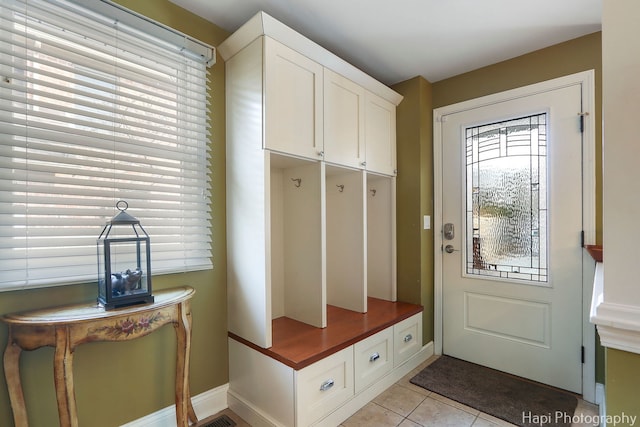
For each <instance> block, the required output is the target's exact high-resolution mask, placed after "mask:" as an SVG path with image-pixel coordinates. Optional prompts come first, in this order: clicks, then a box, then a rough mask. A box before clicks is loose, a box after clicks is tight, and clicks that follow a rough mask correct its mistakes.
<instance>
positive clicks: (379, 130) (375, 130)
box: [365, 92, 396, 175]
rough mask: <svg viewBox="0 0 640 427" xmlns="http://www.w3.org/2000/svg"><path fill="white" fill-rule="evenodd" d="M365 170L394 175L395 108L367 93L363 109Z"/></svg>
mask: <svg viewBox="0 0 640 427" xmlns="http://www.w3.org/2000/svg"><path fill="white" fill-rule="evenodd" d="M365 144H366V162H367V170H368V171H372V172H377V173H381V174H385V175H395V174H396V107H395V105H393V104H392V103H390V102H389V101H386V100H385V99H383V98H381V97H379V96H377V95H374V94H372V93H370V92H367V97H366V107H365Z"/></svg>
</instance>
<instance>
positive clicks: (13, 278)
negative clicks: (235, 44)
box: [0, 0, 213, 290]
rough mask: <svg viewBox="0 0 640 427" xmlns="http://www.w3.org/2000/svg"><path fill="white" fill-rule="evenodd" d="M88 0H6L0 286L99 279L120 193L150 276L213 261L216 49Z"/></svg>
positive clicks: (0, 14) (1, 32)
mask: <svg viewBox="0 0 640 427" xmlns="http://www.w3.org/2000/svg"><path fill="white" fill-rule="evenodd" d="M94 3H95V7H97V8H99V9H101V11H100V12H96V9H95V8H94V9H93V10H88V9H84V7H83V6H79V5H77V4H75V3H72V2H67V1H65V0H54V1H43V0H0V76H1V81H0V290H2V289H4V290H7V289H20V288H25V287H33V286H50V285H59V284H68V283H78V282H87V281H94V280H96V278H97V259H96V239H97V237H98V235H99V233H100V231H101V229H102V227H103V226H104V224H105V222H106V221H107V220H108V219H110V218H111V217H112V216H114V215H115V214H116V213H117V210H116V202H117V201H118V200H125V201H127V203H128V204H129V210H128V213H130V214H131V215H133V216H135V217H137V218H138V219H139V220H140V221H141V223H142V224H143V226H144V227H145V229H146V230H147V232H148V233H149V235H150V236H151V260H152V271H153V273H154V274H158V273H169V272H180V271H189V270H198V269H207V268H211V265H212V262H211V249H210V247H211V230H210V207H209V206H210V182H209V181H210V177H209V133H208V116H209V114H208V109H207V107H208V102H207V64H206V60H208V59H210V58H211V57H212V54H213V49H212V48H210V47H208V46H206V45H203V44H201V43H199V42H197V41H194V40H192V39H189V38H188V37H186V36H184V35H181V34H179V33H177V32H175V31H172V30H170V29H168V28H166V27H162V26H160V25H159V24H156V23H152V22H150V21H149V20H146V19H144V18H142V17H138V16H136V15H133V14H132V13H131V12H128V11H126V10H123V9H121V8H120V7H118V6H116V5H114V4H110V3H105V2H103V1H95V2H90V3H87V4H90V5H92V7H94ZM105 10H106V11H107V14H104V11H105ZM111 12H113V14H112V13H111ZM114 14H117V15H118V16H121V17H125V18H126V19H124V20H123V19H120V18H117V17H115V18H114V16H115V15H114ZM132 21H133V22H134V24H133V25H131V22H132ZM138 22H139V23H140V25H137V23H138ZM141 26H146V27H152V28H153V32H154V33H155V34H154V35H149V32H148V31H141V30H139V29H138V28H140V27H141ZM158 35H159V36H158ZM176 39H177V40H178V43H176V42H175V40H176Z"/></svg>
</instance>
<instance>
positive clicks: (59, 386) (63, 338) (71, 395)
mask: <svg viewBox="0 0 640 427" xmlns="http://www.w3.org/2000/svg"><path fill="white" fill-rule="evenodd" d="M53 374H54V380H55V386H56V397H57V399H58V415H59V417H60V427H78V415H77V408H76V395H75V390H74V386H73V350H72V349H71V343H70V337H69V329H68V328H67V327H66V326H63V327H59V328H56V347H55V353H54V360H53Z"/></svg>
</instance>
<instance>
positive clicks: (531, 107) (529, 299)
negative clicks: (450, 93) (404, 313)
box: [441, 84, 583, 393]
mask: <svg viewBox="0 0 640 427" xmlns="http://www.w3.org/2000/svg"><path fill="white" fill-rule="evenodd" d="M581 95H582V88H581V85H580V84H569V85H567V86H565V87H560V88H553V89H549V90H546V89H545V90H539V91H538V92H537V93H534V94H531V95H527V96H519V97H514V98H511V99H506V100H502V101H500V102H492V103H489V104H484V105H480V106H474V107H473V108H469V109H466V110H462V111H458V112H455V113H451V114H447V115H445V116H443V117H442V118H441V121H442V125H441V129H442V180H441V182H442V214H441V215H442V224H443V233H442V237H441V239H442V240H441V243H442V251H443V252H442V264H441V265H442V267H441V268H442V346H443V347H442V349H443V353H444V354H447V355H450V356H454V357H457V358H460V359H464V360H468V361H471V362H474V363H478V364H480V365H484V366H488V367H491V368H494V369H498V370H501V371H505V372H509V373H512V374H515V375H518V376H522V377H525V378H529V379H532V380H535V381H539V382H542V383H545V384H550V385H553V386H556V387H560V388H563V389H566V390H570V391H573V392H577V393H581V392H582V360H581V356H582V354H581V352H582V248H581V236H582V231H583V225H582V206H583V204H582V134H581V124H580V123H581V115H580V114H581V112H582V99H581Z"/></svg>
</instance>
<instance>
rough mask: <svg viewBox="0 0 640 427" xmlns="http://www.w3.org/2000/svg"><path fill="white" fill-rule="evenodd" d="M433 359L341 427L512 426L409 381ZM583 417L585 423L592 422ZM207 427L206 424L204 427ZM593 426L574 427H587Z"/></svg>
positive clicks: (582, 410)
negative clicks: (586, 421) (585, 420)
mask: <svg viewBox="0 0 640 427" xmlns="http://www.w3.org/2000/svg"><path fill="white" fill-rule="evenodd" d="M435 359H436V357H432V358H430V359H429V360H427V361H426V362H424V363H423V364H422V365H420V366H419V367H417V368H416V369H414V370H413V371H412V372H410V373H409V374H407V375H406V376H404V377H403V378H402V379H400V380H399V381H398V382H396V383H395V384H394V385H392V386H391V387H390V388H388V389H387V390H386V391H384V392H383V393H381V394H380V395H378V396H377V397H376V398H375V399H373V400H372V401H371V402H369V403H367V404H366V405H365V406H364V407H363V408H362V409H361V410H360V411H358V412H356V413H355V414H354V415H353V416H351V417H350V418H348V419H347V420H345V421H344V422H343V423H342V424H341V426H342V427H392V426H393V427H396V426H398V427H432V426H433V427H447V426H450V427H471V426H473V427H494V426H500V427H502V426H512V425H513V424H510V423H507V422H505V421H503V420H501V419H499V418H496V417H493V416H491V415H488V414H485V413H483V412H479V411H477V410H475V409H473V408H470V407H468V406H465V405H462V404H460V403H458V402H455V401H453V400H451V399H447V398H446V397H443V396H440V395H439V394H436V393H433V392H430V391H429V390H425V389H423V388H421V387H418V386H416V385H414V384H411V383H410V382H409V380H410V379H411V378H413V376H415V375H416V374H417V373H418V372H420V371H421V370H422V369H424V368H425V367H426V366H428V365H429V364H430V363H432V362H433V361H434V360H435ZM223 413H226V414H227V415H228V416H229V417H230V418H232V419H233V420H234V421H236V423H237V424H238V427H250V426H249V424H247V423H246V422H244V420H242V419H241V418H240V417H238V416H237V415H236V414H234V413H233V412H231V411H230V410H228V409H227V410H225V411H223ZM575 414H576V415H579V414H584V415H585V416H589V417H593V416H596V415H598V407H597V406H596V405H592V404H590V403H588V402H585V401H584V400H582V399H578V407H577V408H576V412H575ZM589 417H583V419H585V418H586V419H590V418H589ZM203 425H204V424H203ZM586 426H592V424H573V427H586Z"/></svg>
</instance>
